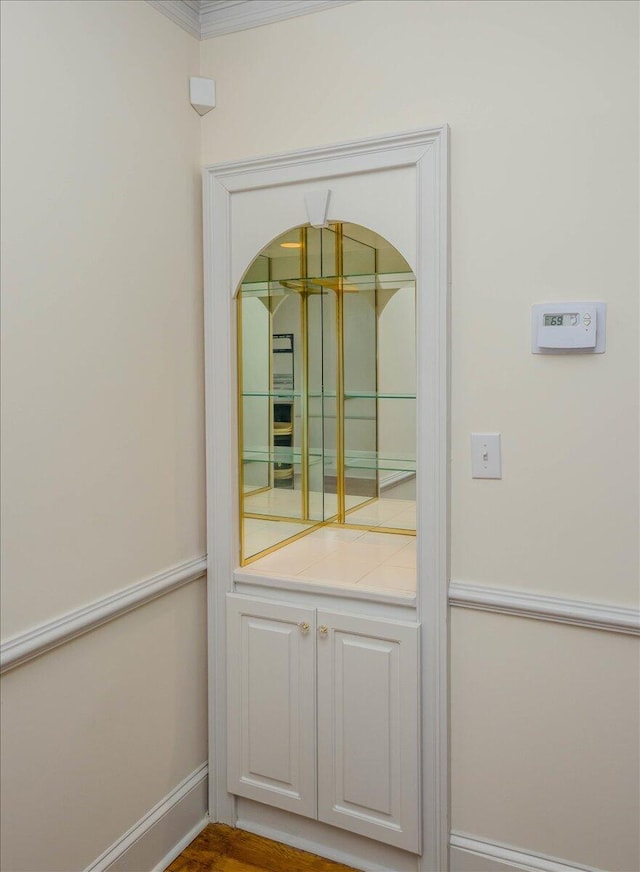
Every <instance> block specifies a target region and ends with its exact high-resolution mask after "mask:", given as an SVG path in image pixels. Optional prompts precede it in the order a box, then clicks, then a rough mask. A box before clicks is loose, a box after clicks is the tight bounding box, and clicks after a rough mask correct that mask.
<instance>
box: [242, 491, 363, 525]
mask: <svg viewBox="0 0 640 872" xmlns="http://www.w3.org/2000/svg"><path fill="white" fill-rule="evenodd" d="M367 499H368V497H353V496H347V497H346V498H345V503H346V506H347V508H349V509H350V508H352V507H353V506H358V505H360V503H362V502H365V501H366V500H367ZM244 510H245V512H249V513H252V514H254V515H281V516H283V517H289V518H297V517H301V516H302V494H301V493H300V491H299V490H293V489H289V488H270V489H269V490H264V491H262V492H261V493H257V494H249V495H245V498H244ZM337 511H338V498H337V496H336V495H335V494H326V493H325V494H323V493H319V492H318V491H309V514H310V515H311V517H312V518H315V519H317V520H319V521H321V520H322V519H323V518H329V517H331V515H335V514H336V512H337Z"/></svg>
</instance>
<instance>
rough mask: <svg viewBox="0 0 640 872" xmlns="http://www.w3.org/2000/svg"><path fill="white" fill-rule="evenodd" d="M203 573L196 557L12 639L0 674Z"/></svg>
mask: <svg viewBox="0 0 640 872" xmlns="http://www.w3.org/2000/svg"><path fill="white" fill-rule="evenodd" d="M206 572H207V558H206V557H205V556H202V557H196V558H195V559H194V560H188V561H186V562H185V563H181V564H179V565H178V566H173V567H171V569H167V570H165V571H164V572H160V573H158V574H157V575H153V576H151V578H147V579H145V580H144V581H140V582H137V583H136V584H132V585H130V586H129V587H125V588H123V589H122V590H119V591H116V593H113V594H110V595H109V596H106V597H102V598H101V599H99V600H95V601H94V602H92V603H90V604H89V605H87V606H83V607H82V608H79V609H74V610H73V611H71V612H67V613H66V614H64V615H61V616H60V617H58V618H54V620H52V621H47V623H44V624H40V625H39V626H37V627H34V628H33V629H31V630H27V631H26V632H24V633H20V634H19V635H17V636H13V637H12V638H11V639H8V640H7V641H6V642H3V643H2V645H0V673H3V672H6V671H7V670H9V669H13V668H14V667H15V666H20V664H22V663H26V662H27V661H28V660H32V659H33V658H34V657H39V656H40V655H41V654H45V653H46V652H47V651H51V650H52V649H53V648H57V647H58V645H63V644H64V643H65V642H69V641H70V640H71V639H75V638H77V637H78V636H82V635H84V633H88V632H90V631H91V630H95V629H96V627H100V626H102V624H106V623H108V622H109V621H113V620H114V618H119V617H120V616H121V615H124V614H126V613H127V612H130V611H132V610H133V609H137V608H139V607H140V606H143V605H146V604H147V603H149V602H151V601H152V600H154V599H157V598H158V597H160V596H164V595H165V594H168V593H171V591H174V590H177V589H178V588H179V587H182V586H183V585H185V584H189V583H190V582H192V581H196V580H197V579H199V578H202V577H203V576H204V575H206Z"/></svg>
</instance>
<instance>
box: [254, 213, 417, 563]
mask: <svg viewBox="0 0 640 872" xmlns="http://www.w3.org/2000/svg"><path fill="white" fill-rule="evenodd" d="M237 306H238V385H239V397H238V418H239V424H240V427H239V439H240V446H239V448H240V452H239V453H240V482H239V484H240V497H241V499H240V512H241V517H240V541H241V555H240V563H241V565H244V564H246V563H248V562H251V561H252V560H253V559H255V558H257V557H258V556H263V555H264V554H265V553H268V552H269V551H271V550H274V549H276V548H279V547H281V546H282V545H284V544H287V543H289V542H290V541H293V540H295V539H296V538H299V537H301V536H304V535H305V534H306V533H308V532H309V531H311V530H313V529H315V528H316V527H318V526H319V525H324V524H334V525H338V526H349V527H354V526H355V527H361V528H363V529H375V530H378V531H381V532H390V533H391V532H403V533H415V470H416V466H415V458H416V454H415V441H416V439H415V433H416V356H415V279H414V276H413V274H412V273H411V271H410V269H409V266H408V264H407V263H406V261H405V260H404V258H403V257H402V256H401V255H400V254H399V252H398V251H397V250H396V249H394V248H393V247H392V246H391V245H390V244H389V243H388V242H387V241H386V240H384V239H382V238H381V237H380V236H378V235H377V234H375V233H373V232H372V231H370V230H367V229H366V228H364V227H360V226H358V225H354V224H335V225H331V226H330V227H328V228H313V227H308V226H307V227H299V228H295V229H294V230H291V231H288V232H287V233H285V234H283V235H282V236H281V237H279V238H278V239H276V240H274V241H273V242H272V243H270V244H269V245H268V246H267V247H266V248H265V249H264V251H262V252H261V253H260V254H259V255H258V256H257V257H256V259H255V260H254V261H253V263H252V265H251V267H250V268H249V270H248V271H247V273H246V274H245V277H244V279H243V281H242V284H241V286H240V288H239V289H238V296H237Z"/></svg>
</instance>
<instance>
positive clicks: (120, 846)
mask: <svg viewBox="0 0 640 872" xmlns="http://www.w3.org/2000/svg"><path fill="white" fill-rule="evenodd" d="M207 773H208V767H207V764H206V763H204V764H203V765H202V766H199V767H198V769H196V770H195V772H192V773H191V775H189V776H188V777H187V778H185V779H184V781H182V782H181V783H180V784H178V786H177V787H176V788H174V790H172V791H171V793H169V794H168V795H167V796H166V797H165V798H164V799H163V800H161V801H160V802H159V803H157V805H155V806H154V807H153V808H152V809H150V810H149V811H148V812H147V814H146V815H144V817H142V818H141V819H140V820H139V821H138V822H137V823H136V824H134V825H133V826H132V827H131V829H130V830H128V831H127V832H126V833H124V835H122V836H121V837H120V838H119V839H118V840H117V841H116V842H114V843H113V845H111V847H110V848H107V850H106V851H105V852H104V853H103V854H101V855H100V856H99V857H98V858H97V859H96V860H94V862H93V863H91V864H90V865H89V866H87V868H86V869H85V872H141V870H151V872H164V870H165V869H166V868H167V866H168V865H169V864H170V863H171V862H172V861H173V860H175V858H176V857H177V856H178V855H179V854H180V853H182V851H183V850H184V849H185V848H186V847H187V845H188V844H189V842H191V841H192V840H193V839H195V837H196V836H197V835H198V833H200V832H201V831H202V830H203V829H204V828H205V827H206V826H207V824H208V823H209V815H208V813H207V806H208V797H207Z"/></svg>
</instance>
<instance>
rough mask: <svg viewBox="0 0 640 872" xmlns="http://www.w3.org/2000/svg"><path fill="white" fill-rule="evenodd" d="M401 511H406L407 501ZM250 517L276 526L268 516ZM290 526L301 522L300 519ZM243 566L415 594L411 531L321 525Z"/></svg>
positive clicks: (248, 571)
mask: <svg viewBox="0 0 640 872" xmlns="http://www.w3.org/2000/svg"><path fill="white" fill-rule="evenodd" d="M388 502H392V501H391V500H389V501H388ZM393 502H395V501H393ZM397 502H404V501H401V500H398V501H397ZM401 511H406V507H403V508H402V509H401ZM249 520H251V519H248V520H247V523H248V521H249ZM254 523H257V524H260V523H261V524H267V525H268V526H269V527H272V526H274V523H273V522H270V521H255V522H254ZM284 526H289V525H288V524H286V523H284V522H283V523H280V524H278V527H279V528H280V529H279V531H278V533H279V535H278V538H279V539H281V538H282V533H283V532H284V531H283V527H284ZM290 526H292V527H297V528H301V527H302V526H303V525H299V524H292V525H290ZM257 532H259V531H256V533H257ZM288 535H293V533H288ZM262 547H268V546H262ZM256 550H258V549H256ZM242 571H243V573H246V574H247V575H252V574H253V575H261V576H267V577H269V576H273V577H282V576H286V577H287V578H290V579H296V580H300V581H302V582H304V581H308V582H316V583H320V584H330V585H332V586H339V587H351V586H355V587H357V588H358V589H359V590H364V589H369V590H380V591H382V590H386V591H392V592H394V593H405V594H413V593H415V589H416V540H415V536H405V535H400V534H394V533H375V532H365V531H363V530H348V529H345V528H343V527H340V528H339V527H323V528H322V529H320V530H316V531H315V532H313V533H310V534H309V535H308V536H305V537H304V538H302V539H299V540H298V541H296V542H292V543H291V544H290V545H286V546H285V547H284V548H282V549H280V550H279V551H274V552H273V554H268V555H267V556H266V557H262V558H260V559H259V560H256V561H255V562H254V563H251V564H249V566H245V567H244V568H243V570H242Z"/></svg>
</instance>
